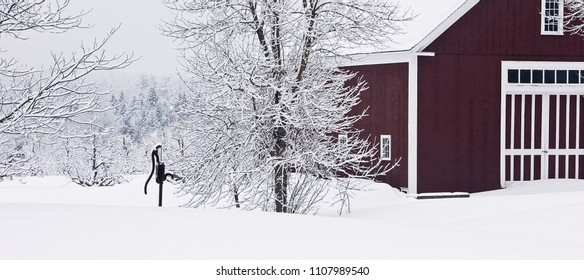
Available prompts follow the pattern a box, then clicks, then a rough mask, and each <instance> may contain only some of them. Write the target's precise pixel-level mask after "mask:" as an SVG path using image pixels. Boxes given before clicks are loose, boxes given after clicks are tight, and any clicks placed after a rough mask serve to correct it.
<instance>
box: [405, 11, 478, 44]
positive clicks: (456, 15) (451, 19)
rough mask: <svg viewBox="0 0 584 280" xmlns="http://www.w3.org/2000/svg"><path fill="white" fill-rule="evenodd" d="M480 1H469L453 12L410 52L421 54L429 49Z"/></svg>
mask: <svg viewBox="0 0 584 280" xmlns="http://www.w3.org/2000/svg"><path fill="white" fill-rule="evenodd" d="M478 3H479V0H467V1H465V2H464V3H463V4H462V5H460V7H458V8H457V9H456V10H454V11H453V12H452V14H451V15H449V16H448V17H446V19H445V20H444V21H443V22H441V23H440V24H438V25H437V26H436V28H434V29H433V30H432V31H431V32H430V33H429V34H428V35H426V36H425V37H424V38H423V39H422V40H421V41H420V42H419V43H417V44H416V45H415V46H414V47H413V48H412V49H411V50H410V51H413V52H420V51H423V50H424V49H425V48H427V47H428V46H429V45H430V44H431V43H432V42H434V40H436V39H437V38H438V37H440V35H442V33H444V32H445V31H446V30H448V28H450V27H451V26H452V25H453V24H454V23H455V22H457V21H458V20H459V19H460V18H461V17H462V16H464V15H465V14H466V13H468V11H470V9H472V8H473V7H474V6H475V5H476V4H478Z"/></svg>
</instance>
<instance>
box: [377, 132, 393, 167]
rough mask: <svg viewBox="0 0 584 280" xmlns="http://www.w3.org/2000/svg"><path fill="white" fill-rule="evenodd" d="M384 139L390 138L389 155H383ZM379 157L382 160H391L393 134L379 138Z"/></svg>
mask: <svg viewBox="0 0 584 280" xmlns="http://www.w3.org/2000/svg"><path fill="white" fill-rule="evenodd" d="M384 139H388V140H389V141H388V142H389V143H388V145H389V155H388V156H387V157H384V156H383V147H384V146H383V140H384ZM379 159H380V160H382V161H385V160H391V135H381V137H380V138H379Z"/></svg>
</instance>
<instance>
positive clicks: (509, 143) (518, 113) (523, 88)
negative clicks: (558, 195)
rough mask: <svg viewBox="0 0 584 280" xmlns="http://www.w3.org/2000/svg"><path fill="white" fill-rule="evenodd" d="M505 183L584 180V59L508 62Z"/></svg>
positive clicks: (504, 73) (503, 143)
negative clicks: (582, 60)
mask: <svg viewBox="0 0 584 280" xmlns="http://www.w3.org/2000/svg"><path fill="white" fill-rule="evenodd" d="M501 79H502V80H501V92H502V94H501V96H502V98H501V147H502V149H501V185H502V186H503V187H505V186H507V185H509V184H510V183H512V182H516V181H530V180H539V179H560V178H561V179H564V178H566V179H584V141H583V140H584V139H583V138H584V135H583V134H582V130H581V129H580V128H581V125H582V124H584V114H583V113H582V110H581V107H582V103H583V102H584V100H583V96H584V63H582V62H523V61H522V62H517V61H505V62H503V63H502V75H501Z"/></svg>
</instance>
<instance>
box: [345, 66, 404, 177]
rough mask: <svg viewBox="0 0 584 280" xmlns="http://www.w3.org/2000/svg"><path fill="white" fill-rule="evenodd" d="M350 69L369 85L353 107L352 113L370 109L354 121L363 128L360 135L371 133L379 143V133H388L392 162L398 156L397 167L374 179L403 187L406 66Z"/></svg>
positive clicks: (372, 137)
mask: <svg viewBox="0 0 584 280" xmlns="http://www.w3.org/2000/svg"><path fill="white" fill-rule="evenodd" d="M349 69H350V70H351V71H354V72H358V73H359V75H360V76H363V77H364V78H365V80H366V81H367V83H368V86H369V88H368V89H367V91H366V92H364V93H363V94H362V95H361V99H362V102H361V104H360V105H359V106H358V107H357V108H355V112H361V111H363V110H365V109H367V108H369V109H368V110H367V112H368V117H366V118H365V119H364V120H362V121H360V122H359V123H358V124H357V126H358V127H359V128H361V129H363V130H364V131H363V137H367V136H369V135H370V137H371V138H370V139H371V140H372V141H374V142H375V143H376V144H379V137H380V135H391V156H392V162H393V161H394V160H397V159H399V158H401V161H400V164H399V166H398V167H396V168H395V169H393V170H392V171H391V172H389V174H388V175H386V176H383V177H380V178H377V179H378V180H381V181H383V182H386V183H389V184H390V185H392V186H393V187H405V186H407V172H408V171H407V160H408V159H407V157H406V154H407V150H408V148H407V141H408V139H407V132H408V118H407V117H408V65H407V64H406V63H400V64H391V65H372V66H359V67H350V68H349ZM378 156H379V153H378Z"/></svg>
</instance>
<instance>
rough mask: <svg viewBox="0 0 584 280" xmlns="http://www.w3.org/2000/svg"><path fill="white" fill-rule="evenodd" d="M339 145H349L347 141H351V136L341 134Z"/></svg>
mask: <svg viewBox="0 0 584 280" xmlns="http://www.w3.org/2000/svg"><path fill="white" fill-rule="evenodd" d="M338 141H339V147H340V148H344V147H346V146H347V143H348V141H349V137H348V136H347V134H339V140H338Z"/></svg>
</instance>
